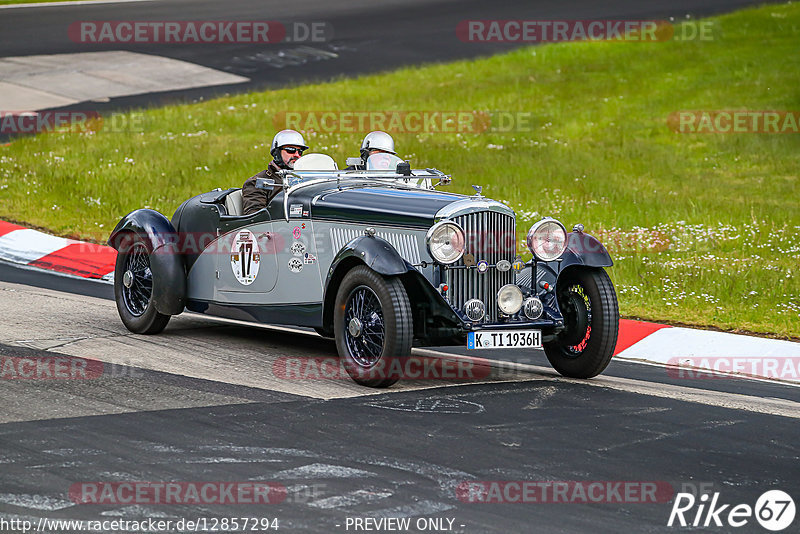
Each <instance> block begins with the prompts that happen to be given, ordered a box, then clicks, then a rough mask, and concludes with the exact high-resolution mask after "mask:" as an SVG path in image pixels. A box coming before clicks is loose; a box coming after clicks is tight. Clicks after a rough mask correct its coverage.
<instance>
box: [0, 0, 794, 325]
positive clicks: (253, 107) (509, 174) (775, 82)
mask: <svg viewBox="0 0 800 534" xmlns="http://www.w3.org/2000/svg"><path fill="white" fill-rule="evenodd" d="M709 20H710V21H711V22H712V33H711V36H712V39H711V40H706V41H700V40H695V41H667V42H655V43H636V42H573V43H560V44H552V45H544V46H537V47H527V48H522V49H519V50H517V51H514V52H511V53H508V54H504V55H500V56H495V57H491V58H487V59H481V60H477V61H462V62H456V63H450V64H444V65H434V66H425V67H421V68H408V69H402V70H399V71H396V72H391V73H387V74H382V75H374V76H365V77H360V78H356V79H345V80H340V81H336V82H333V83H327V84H317V85H307V86H301V87H295V88H287V89H282V90H276V91H269V92H263V93H253V94H247V95H239V96H232V97H226V98H221V99H217V100H213V101H209V102H198V103H194V104H190V105H184V106H167V107H163V108H158V109H151V110H144V111H135V112H132V113H131V114H128V115H123V116H117V117H115V118H114V120H116V121H117V123H116V127H110V123H111V121H110V120H107V121H106V123H105V124H104V128H103V129H102V130H100V131H98V132H97V133H93V134H70V133H56V134H47V135H38V136H34V137H29V138H21V139H18V140H15V141H14V142H12V143H11V144H10V145H8V146H6V147H0V195H2V200H3V201H2V204H1V205H0V217H3V218H6V219H10V220H17V221H23V222H26V223H29V224H33V225H36V226H39V227H44V228H48V229H50V230H51V231H53V232H55V233H57V234H61V235H72V236H81V237H84V238H92V239H95V240H101V239H102V238H103V237H104V236H105V235H106V234H107V232H108V231H109V230H110V229H111V228H112V227H113V225H114V224H115V223H116V221H117V220H118V219H119V218H120V217H121V216H123V215H124V214H125V213H127V212H129V211H131V210H133V209H135V208H139V207H143V206H149V207H152V208H154V209H157V210H159V211H162V212H163V213H165V214H167V215H171V214H172V212H173V210H174V209H175V208H176V207H177V206H178V204H179V203H180V202H181V201H183V200H184V199H185V198H187V197H189V196H191V195H193V194H196V193H198V192H201V191H206V190H210V189H212V188H214V187H230V186H240V185H241V183H242V181H243V180H244V179H245V178H247V177H249V176H251V175H252V174H253V173H254V172H256V171H257V170H259V169H262V168H264V166H265V163H266V158H267V157H268V156H267V152H268V146H269V141H270V140H271V137H272V135H273V133H274V131H275V130H276V128H281V127H283V124H280V123H279V122H280V121H277V122H278V124H276V123H275V122H276V121H275V118H276V117H282V116H283V115H282V113H284V112H286V111H300V112H302V111H304V110H314V111H320V110H329V111H363V110H405V111H409V110H439V111H443V110H449V111H454V110H461V111H464V110H466V111H486V112H492V113H495V116H499V114H498V113H497V112H508V113H509V114H511V115H512V116H514V114H518V113H527V114H528V115H527V117H529V118H530V119H531V120H530V122H529V123H528V126H526V127H523V128H515V129H512V131H509V132H502V131H496V130H493V129H490V130H489V131H485V132H482V133H479V134H474V133H473V134H470V133H436V132H426V133H396V132H392V133H393V134H395V141H396V143H397V146H398V148H399V150H400V154H401V155H402V156H405V157H407V158H410V159H411V160H412V166H417V167H425V166H435V167H437V168H440V169H443V170H446V171H447V172H450V173H452V174H453V176H454V184H453V185H452V186H451V188H452V189H453V190H456V191H458V192H464V193H467V192H470V193H471V192H472V189H471V187H470V185H471V184H483V185H484V193H485V194H486V195H488V196H491V197H493V198H497V199H502V200H504V201H506V202H507V203H508V204H509V205H511V206H512V207H513V208H514V209H515V210H516V211H517V214H518V222H519V224H518V228H519V230H520V236H519V237H520V240H522V239H524V233H525V231H526V230H527V227H528V226H529V225H530V223H532V222H533V221H534V220H536V219H538V218H539V217H540V216H542V215H552V216H555V217H558V218H560V219H561V220H562V221H563V222H564V223H565V224H567V225H568V226H570V227H571V225H572V224H573V223H576V222H582V223H583V224H584V225H585V227H586V231H587V232H589V233H593V234H595V235H598V236H599V237H601V239H602V240H603V241H604V242H605V243H606V244H607V245H608V246H609V248H610V249H611V251H612V254H613V255H614V257H615V262H616V264H615V266H614V267H613V268H612V269H610V274H611V276H612V278H613V280H614V283H615V285H616V287H617V291H618V293H619V298H620V308H621V312H622V314H623V315H626V316H638V317H645V318H649V319H652V320H665V321H680V322H683V323H689V324H696V325H711V326H716V327H719V328H723V329H744V330H749V331H755V332H763V333H773V334H776V335H779V336H793V337H798V336H800V282H798V272H797V271H798V264H799V263H800V262H798V259H800V237H798V235H799V233H798V230H800V194H798V193H799V192H800V180H799V179H798V169H800V135H798V134H796V133H795V134H791V133H789V134H766V133H729V134H709V133H702V134H701V133H695V134H690V133H675V132H674V131H673V130H671V129H670V128H669V127H668V125H667V119H668V117H669V116H670V114H672V113H674V112H677V111H681V110H800V93H798V90H797V72H800V55H798V54H797V53H796V52H797V27H798V25H800V5H795V4H785V5H769V6H765V7H761V8H755V9H748V10H743V11H739V12H736V13H733V14H730V15H725V16H720V17H716V18H713V19H709ZM531 125H532V126H531ZM305 133H306V141H307V142H308V143H309V144H310V145H311V146H312V150H314V151H318V152H325V153H328V154H330V155H331V156H333V157H334V158H335V159H336V160H337V161H339V162H340V164H341V163H342V162H343V161H344V158H345V157H346V156H352V155H356V154H357V148H358V146H359V143H360V140H361V137H362V136H363V134H364V132H363V131H357V132H352V133H342V132H337V133H332V132H321V131H308V132H305ZM520 248H521V250H522V249H523V248H524V247H523V246H522V245H521V246H520Z"/></svg>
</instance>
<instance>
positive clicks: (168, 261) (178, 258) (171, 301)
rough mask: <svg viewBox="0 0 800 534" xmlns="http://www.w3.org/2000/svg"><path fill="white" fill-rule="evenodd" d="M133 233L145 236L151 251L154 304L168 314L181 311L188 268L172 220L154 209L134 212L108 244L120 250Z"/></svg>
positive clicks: (121, 223)
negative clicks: (185, 267)
mask: <svg viewBox="0 0 800 534" xmlns="http://www.w3.org/2000/svg"><path fill="white" fill-rule="evenodd" d="M131 235H138V236H139V237H141V238H142V239H144V241H145V242H146V243H147V244H148V248H149V250H150V269H151V270H152V272H153V297H152V298H153V305H154V306H155V307H156V309H157V310H158V311H159V312H160V313H163V314H165V315H177V314H179V313H181V312H182V311H183V308H184V307H185V306H186V271H185V269H184V265H183V256H182V255H181V254H180V250H179V246H178V233H177V232H176V231H175V228H174V227H173V226H172V223H171V222H169V220H168V219H167V218H166V217H164V215H162V214H160V213H159V212H157V211H155V210H149V209H141V210H136V211H132V212H131V213H129V214H128V215H126V216H125V217H123V218H122V220H121V221H120V222H119V223H118V224H117V226H116V227H115V228H114V231H112V232H111V236H110V237H109V238H108V244H109V245H110V246H111V247H113V248H115V249H116V250H120V248H121V247H122V244H123V242H124V239H125V237H127V236H131ZM118 274H119V273H117V275H118Z"/></svg>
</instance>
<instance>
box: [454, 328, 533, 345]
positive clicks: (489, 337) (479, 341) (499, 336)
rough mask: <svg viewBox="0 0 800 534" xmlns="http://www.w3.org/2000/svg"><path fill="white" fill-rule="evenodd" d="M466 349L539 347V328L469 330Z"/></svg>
mask: <svg viewBox="0 0 800 534" xmlns="http://www.w3.org/2000/svg"><path fill="white" fill-rule="evenodd" d="M467 348H468V349H521V348H525V349H540V348H542V332H541V330H498V331H496V332H469V333H468V334H467Z"/></svg>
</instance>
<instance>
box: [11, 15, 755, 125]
mask: <svg viewBox="0 0 800 534" xmlns="http://www.w3.org/2000/svg"><path fill="white" fill-rule="evenodd" d="M760 3H763V2H753V1H752V0H672V1H660V2H654V1H641V0H611V1H608V2H596V1H595V0H574V1H571V2H553V1H552V0H530V1H522V0H493V1H492V2H486V1H485V0H439V1H431V0H389V1H381V2H375V1H374V0H348V1H347V2H330V1H327V0H303V1H302V2H286V1H282V2H276V1H262V0H228V1H224V2H221V1H219V0H171V1H160V0H156V1H152V2H151V1H147V2H132V3H123V4H100V5H77V6H65V7H47V8H20V9H8V10H0V36H2V38H1V39H0V57H12V56H27V55H37V54H56V53H78V52H93V51H102V50H128V51H133V52H140V53H143V54H153V55H159V56H164V57H169V58H173V59H179V60H184V61H188V62H191V63H196V64H199V65H203V66H206V67H211V68H214V69H218V70H221V71H224V72H229V73H232V74H238V75H242V76H246V77H248V78H250V79H251V81H250V82H249V83H243V84H235V85H229V86H219V87H213V88H198V89H189V90H182V91H173V92H164V93H150V94H145V95H137V96H130V97H121V98H115V99H111V101H109V102H92V103H91V104H90V106H89V107H91V108H92V109H95V110H97V111H99V112H104V111H110V110H114V109H128V108H131V107H141V106H148V105H159V104H164V103H168V102H175V101H191V100H193V99H197V98H201V97H202V98H209V97H212V96H214V95H220V94H224V93H235V92H242V91H251V90H258V89H264V88H269V87H278V86H286V85H293V84H299V83H303V82H308V81H325V80H331V79H335V78H339V77H343V76H347V77H351V76H355V75H360V74H367V73H374V72H381V71H387V70H392V69H395V68H397V67H400V66H406V65H419V64H423V63H436V62H446V61H452V60H457V59H465V58H474V57H480V56H488V55H491V54H495V53H498V52H502V51H505V50H510V49H513V48H516V47H518V46H520V45H519V44H518V43H488V42H482V43H474V42H462V41H461V40H459V38H458V37H457V35H456V26H457V25H458V23H459V22H461V21H464V20H475V19H477V20H484V19H493V20H503V19H513V20H518V19H533V20H591V19H600V20H617V19H626V20H637V19H638V20H654V19H657V20H668V19H669V18H670V17H675V19H676V20H684V19H685V18H686V16H687V15H690V16H691V17H694V18H697V17H703V16H709V15H713V14H717V13H720V12H726V11H732V10H735V9H738V8H741V7H744V6H748V5H754V4H760ZM126 20H140V21H141V20H144V21H187V20H189V21H201V20H212V21H214V20H216V21H231V20H239V21H254V20H255V21H259V20H271V21H278V22H281V23H283V24H284V25H285V26H287V27H293V24H294V23H300V24H311V23H312V22H324V23H326V24H327V26H326V27H328V28H331V31H330V32H329V33H327V34H326V35H330V39H327V38H326V40H325V41H324V42H298V43H292V42H289V43H287V42H280V43H274V44H266V45H265V44H174V43H162V44H157V43H155V44H130V43H115V44H91V43H88V44H87V43H80V42H74V41H73V40H71V39H70V37H69V35H68V28H69V26H70V24H72V23H75V22H80V21H126ZM645 46H647V45H645ZM420 104H421V105H422V104H423V103H420ZM424 104H425V105H426V106H428V107H430V106H432V105H435V103H430V102H425V103H424ZM61 109H78V110H82V111H86V110H87V103H79V104H74V105H72V106H65V107H63V108H61ZM425 109H428V108H427V107H426V108H425ZM271 128H272V125H271V124H269V125H266V129H271Z"/></svg>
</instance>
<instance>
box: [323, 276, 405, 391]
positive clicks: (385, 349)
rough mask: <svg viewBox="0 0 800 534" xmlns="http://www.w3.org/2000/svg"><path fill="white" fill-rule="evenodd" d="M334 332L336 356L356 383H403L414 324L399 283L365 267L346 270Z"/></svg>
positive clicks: (376, 385) (401, 285)
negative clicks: (403, 369)
mask: <svg viewBox="0 0 800 534" xmlns="http://www.w3.org/2000/svg"><path fill="white" fill-rule="evenodd" d="M333 327H334V334H335V336H336V349H337V350H338V352H339V357H340V358H341V359H342V363H343V365H344V367H345V369H347V372H348V374H349V375H350V377H351V378H352V379H353V380H354V381H355V382H357V383H358V384H361V385H362V386H369V387H376V388H384V387H388V386H390V385H392V384H394V383H395V382H397V381H398V380H399V379H400V378H401V375H402V371H401V370H402V368H403V363H404V362H405V361H407V359H408V357H409V356H410V355H411V343H412V340H413V320H412V316H411V304H410V303H409V300H408V295H407V294H406V291H405V288H404V287H403V284H402V282H401V281H400V280H399V279H397V278H384V277H383V276H381V275H380V274H378V273H376V272H375V271H373V270H372V269H370V268H369V267H367V266H363V265H362V266H359V267H355V268H353V269H352V270H350V271H349V272H348V273H347V274H346V275H345V277H344V279H343V280H342V284H341V285H340V286H339V291H338V292H337V293H336V307H335V310H334V315H333ZM398 363H399V364H400V365H397V364H398Z"/></svg>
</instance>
